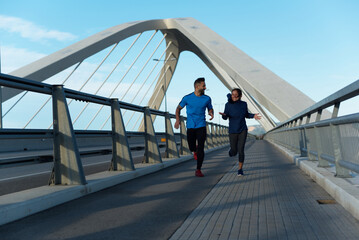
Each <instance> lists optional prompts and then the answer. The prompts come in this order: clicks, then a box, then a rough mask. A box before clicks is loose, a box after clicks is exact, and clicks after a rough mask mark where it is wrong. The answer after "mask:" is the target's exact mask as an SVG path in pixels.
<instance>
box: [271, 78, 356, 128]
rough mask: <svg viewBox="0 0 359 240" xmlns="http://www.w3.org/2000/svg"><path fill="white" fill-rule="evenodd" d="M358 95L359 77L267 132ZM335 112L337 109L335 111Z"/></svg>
mask: <svg viewBox="0 0 359 240" xmlns="http://www.w3.org/2000/svg"><path fill="white" fill-rule="evenodd" d="M358 95H359V79H358V80H356V81H355V82H353V83H351V84H349V85H348V86H346V87H344V88H342V89H340V90H339V91H337V92H335V93H333V94H331V95H330V96H328V97H326V98H324V99H323V100H321V101H319V102H318V103H316V104H314V105H313V106H311V107H309V108H307V109H305V110H303V111H302V112H300V113H298V114H296V115H295V116H293V117H291V118H290V119H288V120H287V121H285V122H283V123H281V124H280V125H278V126H277V127H275V128H273V129H271V130H270V131H268V132H271V131H274V130H276V129H279V128H281V127H283V126H286V125H287V124H289V123H293V122H296V121H297V120H300V119H303V118H304V117H310V115H312V114H313V113H318V112H321V111H322V110H324V109H326V108H328V107H330V106H333V105H336V104H337V108H339V104H340V103H341V102H343V101H345V100H348V99H350V98H353V97H355V96H358ZM336 114H337V111H336ZM333 117H337V116H336V115H332V118H333ZM318 120H320V119H318Z"/></svg>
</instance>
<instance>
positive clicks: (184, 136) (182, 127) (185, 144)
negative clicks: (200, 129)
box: [180, 116, 192, 155]
mask: <svg viewBox="0 0 359 240" xmlns="http://www.w3.org/2000/svg"><path fill="white" fill-rule="evenodd" d="M180 135H181V155H191V154H192V153H191V151H190V150H189V147H188V142H187V131H186V126H185V124H184V118H183V117H182V116H181V117H180Z"/></svg>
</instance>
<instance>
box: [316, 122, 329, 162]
mask: <svg viewBox="0 0 359 240" xmlns="http://www.w3.org/2000/svg"><path fill="white" fill-rule="evenodd" d="M319 131H320V130H319V128H318V127H314V133H315V140H316V143H317V154H318V167H329V166H330V165H329V163H328V161H326V160H324V159H323V158H322V157H321V155H322V153H323V147H322V142H321V138H320V132H319Z"/></svg>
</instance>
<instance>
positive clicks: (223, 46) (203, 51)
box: [3, 18, 314, 130]
mask: <svg viewBox="0 0 359 240" xmlns="http://www.w3.org/2000/svg"><path fill="white" fill-rule="evenodd" d="M149 30H161V31H162V32H163V33H167V36H166V41H167V42H169V41H172V42H173V43H172V44H171V49H168V50H167V53H166V55H167V56H166V57H168V54H170V53H171V54H173V55H174V57H175V58H177V59H178V58H179V55H180V53H181V52H183V51H191V52H193V53H195V54H196V55H197V56H198V57H199V58H200V59H201V60H202V61H203V62H204V63H205V64H206V65H207V66H208V67H209V68H210V69H211V70H212V71H213V72H214V73H215V74H216V75H217V76H222V75H221V74H220V72H225V73H226V75H228V76H229V78H228V76H226V77H223V76H222V77H221V78H220V80H221V81H222V82H223V84H224V85H225V86H226V87H227V88H229V89H231V88H233V87H234V86H240V87H241V88H242V89H243V90H244V91H245V92H246V93H248V94H249V95H250V96H251V98H253V99H255V101H253V102H252V101H249V107H250V110H252V111H253V110H255V111H257V109H258V106H259V104H260V105H261V106H263V107H265V108H266V109H267V110H268V111H270V112H271V113H272V114H273V115H274V116H275V117H276V118H277V119H278V120H280V121H284V120H286V119H288V118H290V117H291V116H293V115H295V114H297V113H298V112H301V111H302V110H304V109H306V108H308V107H310V106H311V105H313V104H314V101H313V100H311V99H310V98H309V97H308V96H306V95H305V94H304V93H302V92H301V91H299V90H298V89H296V88H295V87H293V86H292V85H290V84H289V83H287V82H286V81H284V80H283V79H281V78H280V77H279V76H277V75H276V74H274V73H273V72H271V71H270V70H268V69H267V68H265V67H264V66H263V65H261V64H260V63H258V62H257V61H255V60H254V59H252V58H251V57H250V56H248V55H247V54H245V53H244V52H242V51H241V50H240V49H238V48H237V47H236V46H234V45H233V44H231V43H230V42H228V41H227V40H225V39H224V38H223V37H221V36H220V35H218V34H217V33H215V32H214V31H212V30H211V29H210V28H208V27H207V26H205V25H203V24H202V23H200V22H199V21H197V20H195V19H193V18H173V19H159V20H148V21H137V22H130V23H125V24H121V25H117V26H114V27H112V28H109V29H106V30H105V31H102V32H100V33H97V34H95V35H93V36H91V37H89V38H86V39H84V40H82V41H79V42H77V43H75V44H73V45H71V46H69V47H67V48H64V49H62V50H60V51H58V52H55V53H53V54H51V55H49V56H47V57H44V58H42V59H40V60H38V61H36V62H34V63H31V64H29V65H27V66H25V67H22V68H20V69H18V70H16V71H14V72H11V73H10V74H11V75H15V76H18V77H24V78H28V79H32V80H35V81H43V80H46V79H47V78H49V77H51V76H53V75H55V74H56V73H58V72H61V71H62V70H64V69H66V68H68V67H70V66H72V65H73V64H76V63H78V62H80V61H82V60H84V59H86V58H87V57H89V56H92V55H93V54H96V53H97V52H99V51H101V50H103V49H105V48H107V47H109V46H111V45H113V44H115V43H117V42H119V41H121V40H123V39H126V38H128V37H131V36H133V35H135V34H138V33H142V32H145V31H149ZM172 45H173V46H172ZM176 63H177V62H169V63H168V65H169V67H170V68H171V72H170V73H168V74H169V75H168V76H166V80H167V82H166V85H167V86H168V85H169V84H170V81H171V77H172V75H173V72H174V71H175V66H176ZM166 67H167V66H166ZM165 69H166V68H165ZM159 79H161V76H160V77H159ZM229 79H231V80H232V81H230V80H229ZM166 89H167V88H166ZM18 93H19V91H18V90H14V89H6V90H5V91H4V92H3V101H6V100H7V99H9V98H11V97H12V96H15V95H16V94H18ZM163 95H164V94H163V92H161V91H160V93H159V94H158V96H157V97H156V98H152V99H151V101H150V103H149V107H150V108H155V109H158V108H159V106H158V105H159V103H160V102H162V100H163ZM255 102H257V103H259V104H257V103H255ZM152 105H154V106H152ZM262 115H264V118H263V120H262V121H261V124H262V125H263V126H264V127H265V129H267V130H268V129H269V128H271V127H272V126H273V121H272V120H271V119H270V118H268V117H267V115H266V114H264V113H262Z"/></svg>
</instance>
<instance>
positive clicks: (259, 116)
mask: <svg viewBox="0 0 359 240" xmlns="http://www.w3.org/2000/svg"><path fill="white" fill-rule="evenodd" d="M261 118H262V117H261V115H259V113H256V114H254V119H255V120H260V119H261Z"/></svg>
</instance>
